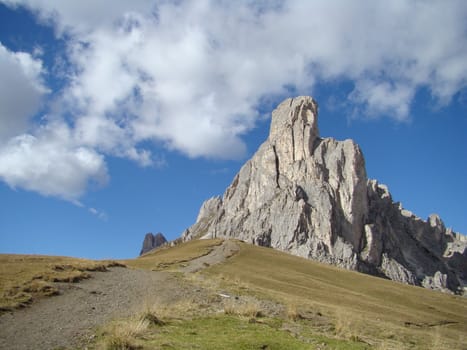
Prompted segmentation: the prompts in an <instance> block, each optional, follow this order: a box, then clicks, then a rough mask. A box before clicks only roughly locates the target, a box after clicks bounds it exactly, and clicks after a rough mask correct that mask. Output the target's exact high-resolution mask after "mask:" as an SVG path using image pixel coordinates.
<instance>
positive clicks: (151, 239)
mask: <svg viewBox="0 0 467 350" xmlns="http://www.w3.org/2000/svg"><path fill="white" fill-rule="evenodd" d="M165 243H167V240H166V239H165V237H164V235H163V234H162V233H160V232H159V233H156V234H155V235H153V234H152V233H147V234H146V236H144V241H143V247H142V248H141V251H140V253H139V255H143V254H145V253H147V252H149V251H150V250H153V249H155V248H158V247H160V246H161V245H164V244H165Z"/></svg>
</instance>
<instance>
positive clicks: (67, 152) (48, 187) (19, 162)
mask: <svg viewBox="0 0 467 350" xmlns="http://www.w3.org/2000/svg"><path fill="white" fill-rule="evenodd" d="M69 140H70V130H69V129H68V127H67V126H66V125H65V124H63V123H60V122H51V123H50V124H48V125H47V126H45V127H42V128H41V129H40V130H39V131H38V133H37V135H36V136H33V135H30V134H23V135H20V136H17V137H14V138H12V139H11V140H10V141H9V142H8V143H7V144H6V145H5V146H4V147H2V148H1V149H0V178H1V179H2V180H3V181H5V182H6V183H7V184H8V185H9V186H11V187H12V188H16V187H21V188H24V189H26V190H30V191H35V192H38V193H40V194H42V195H44V196H56V197H59V198H63V199H65V200H69V201H72V202H76V201H77V199H78V198H79V197H80V196H81V195H82V194H83V193H84V192H85V191H86V189H87V188H88V187H89V185H91V184H94V185H97V186H101V185H104V184H105V183H106V182H107V179H108V175H107V168H106V165H105V162H104V159H103V156H101V155H99V154H98V153H96V152H95V151H94V150H93V149H90V148H86V147H82V146H73V145H72V144H70V141H69Z"/></svg>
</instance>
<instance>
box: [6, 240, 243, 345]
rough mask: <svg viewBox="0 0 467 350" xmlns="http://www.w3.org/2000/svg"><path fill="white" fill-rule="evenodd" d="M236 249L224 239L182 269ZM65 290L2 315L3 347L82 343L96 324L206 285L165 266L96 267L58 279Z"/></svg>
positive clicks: (194, 268)
mask: <svg viewBox="0 0 467 350" xmlns="http://www.w3.org/2000/svg"><path fill="white" fill-rule="evenodd" d="M237 250H238V246H237V245H236V244H235V243H234V242H231V241H226V242H224V243H223V244H222V245H220V246H218V247H216V248H215V249H214V250H213V251H212V252H211V253H210V254H208V255H206V256H204V257H201V258H197V259H194V260H192V261H191V262H190V263H188V265H187V266H186V267H185V268H183V269H182V272H185V273H192V272H195V271H199V270H200V269H202V268H205V267H207V266H209V265H213V264H216V263H220V262H222V261H224V260H225V259H226V258H228V257H229V256H231V255H233V254H234V253H235V252H236V251H237ZM59 288H60V292H61V294H60V295H58V296H55V297H51V298H46V299H43V300H40V301H38V302H37V303H34V304H33V305H32V306H31V307H28V308H25V309H21V310H15V311H14V312H11V313H6V314H3V315H0V349H1V350H3V349H5V350H7V349H8V350H31V349H35V350H42V349H43V350H50V349H59V348H69V347H72V348H83V344H85V343H86V342H87V340H89V339H90V337H92V336H93V334H94V330H95V328H96V326H98V325H102V324H104V323H106V322H108V321H110V320H112V319H115V318H121V317H128V316H131V315H133V314H135V313H136V312H138V311H141V310H142V308H143V307H144V305H145V303H146V304H148V303H153V302H155V301H156V300H157V301H158V302H162V303H171V302H174V301H177V300H180V299H183V298H189V297H193V296H195V295H196V296H197V297H201V295H200V293H201V294H203V291H202V289H200V288H194V286H192V285H190V284H188V283H187V282H182V281H181V280H180V278H177V277H176V276H175V275H174V274H171V273H168V272H161V271H145V270H133V269H127V268H121V267H116V268H111V269H110V271H109V272H93V273H92V278H91V279H88V280H84V281H81V282H80V283H77V284H59Z"/></svg>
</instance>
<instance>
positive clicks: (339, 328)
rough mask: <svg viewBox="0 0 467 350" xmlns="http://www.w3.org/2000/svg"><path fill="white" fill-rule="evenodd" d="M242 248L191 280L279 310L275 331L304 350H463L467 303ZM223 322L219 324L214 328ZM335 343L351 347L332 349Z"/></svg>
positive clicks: (164, 261)
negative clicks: (321, 349) (322, 347)
mask: <svg viewBox="0 0 467 350" xmlns="http://www.w3.org/2000/svg"><path fill="white" fill-rule="evenodd" d="M219 244H220V241H219V240H196V241H192V242H188V243H184V244H182V245H181V246H177V247H174V248H168V249H165V250H161V251H156V252H154V253H152V254H150V255H147V256H145V257H143V258H140V259H136V260H135V261H127V262H126V263H127V264H129V265H133V266H135V267H136V266H138V267H145V268H153V269H161V268H164V267H166V266H174V265H173V264H171V262H170V260H171V259H172V258H173V259H174V262H175V263H179V262H180V261H187V260H189V259H183V258H182V257H183V256H184V255H185V253H186V252H189V257H190V258H193V257H195V256H196V255H204V254H207V253H208V252H209V251H210V250H211V249H213V247H215V246H217V245H219ZM238 244H239V245H240V248H241V249H240V251H239V252H238V253H237V254H236V255H234V256H233V257H231V258H229V259H228V260H227V261H226V262H224V263H221V264H217V265H213V266H210V267H207V268H206V269H204V270H203V271H202V272H201V273H198V274H197V275H196V276H198V277H196V276H191V277H190V279H192V280H197V281H198V282H200V283H202V285H204V286H208V287H210V288H212V289H213V290H227V291H229V293H232V295H251V296H254V297H255V298H257V300H271V301H273V302H276V303H277V305H281V306H282V308H281V307H278V309H280V310H282V311H281V313H282V314H280V313H279V316H278V317H279V319H280V321H278V322H279V323H280V327H279V328H278V329H280V330H281V331H282V330H283V329H286V330H287V331H288V332H287V334H289V335H290V334H292V335H294V338H295V340H297V339H301V341H302V343H301V344H302V345H301V346H302V348H308V347H304V346H305V344H315V343H316V339H317V338H316V337H319V336H322V337H325V339H327V341H324V342H323V344H325V345H326V344H327V345H326V346H327V347H326V348H336V349H337V348H349V349H351V348H367V347H369V348H379V349H466V346H467V345H465V344H467V299H465V298H462V297H458V296H453V295H447V294H443V293H440V292H435V291H430V290H426V289H423V288H419V287H413V286H407V285H404V284H400V283H396V282H392V281H388V280H384V279H380V278H376V277H372V276H368V275H364V274H360V273H357V272H353V271H347V270H344V269H340V268H336V267H333V266H328V265H324V264H320V263H316V262H313V261H310V260H307V259H303V258H299V257H295V256H292V255H289V254H286V253H282V252H279V251H276V250H273V249H268V248H263V247H257V246H252V245H248V244H245V243H241V242H238ZM203 317H205V316H203ZM216 317H219V316H216ZM224 321H225V320H224ZM224 321H220V320H219V319H217V320H216V321H215V322H214V323H216V324H224ZM190 322H192V321H191V319H190V320H186V321H185V323H183V327H192V323H190ZM200 322H212V319H211V318H208V319H207V320H206V319H203V320H202V321H200ZM225 322H226V324H227V323H228V322H229V321H228V320H227V321H225ZM268 322H269V321H268ZM268 322H266V323H268ZM273 323H274V322H273ZM195 324H196V322H195ZM180 327H181V326H180ZM165 331H167V328H166V329H165ZM213 331H214V332H226V331H227V330H222V329H217V328H215V329H214V330H213ZM172 332H175V333H177V332H180V329H179V328H176V329H174V330H173V331H172ZM169 333H170V332H169ZM166 336H169V335H168V334H167V335H166ZM281 339H286V338H283V337H282V336H281ZM330 339H337V340H339V339H340V340H341V341H346V342H345V343H340V345H336V344H334V345H331V343H330V342H329V340H330ZM318 343H319V341H318ZM289 345H290V346H292V343H290V344H289ZM294 346H295V345H294ZM307 346H308V345H307ZM310 346H311V345H310ZM176 348H177V347H176ZM180 348H184V347H183V346H181V347H180ZM214 348H215V347H214ZM276 348H284V349H285V348H287V346H285V347H280V346H279V347H276ZM299 348H300V346H299ZM310 348H313V349H314V348H319V347H313V346H311V347H310Z"/></svg>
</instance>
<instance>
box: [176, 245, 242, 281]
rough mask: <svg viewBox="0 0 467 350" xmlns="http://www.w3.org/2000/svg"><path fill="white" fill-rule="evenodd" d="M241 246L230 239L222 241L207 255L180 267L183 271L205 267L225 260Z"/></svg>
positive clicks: (190, 271)
mask: <svg viewBox="0 0 467 350" xmlns="http://www.w3.org/2000/svg"><path fill="white" fill-rule="evenodd" d="M239 249H240V248H239V246H238V245H237V244H236V243H235V242H234V241H230V240H226V241H224V242H222V244H221V245H219V246H216V247H214V249H213V250H212V251H211V252H210V253H209V254H207V255H204V256H201V257H199V258H196V259H193V260H192V261H190V262H189V263H188V264H187V266H185V267H182V268H181V269H180V271H181V272H186V273H192V272H197V271H199V270H202V269H205V268H206V267H208V266H211V265H215V264H219V263H221V262H224V261H225V260H226V259H228V258H230V257H231V256H233V255H234V254H236V253H237V252H238V251H239Z"/></svg>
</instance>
